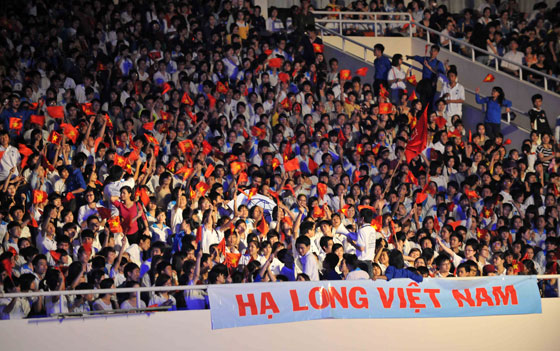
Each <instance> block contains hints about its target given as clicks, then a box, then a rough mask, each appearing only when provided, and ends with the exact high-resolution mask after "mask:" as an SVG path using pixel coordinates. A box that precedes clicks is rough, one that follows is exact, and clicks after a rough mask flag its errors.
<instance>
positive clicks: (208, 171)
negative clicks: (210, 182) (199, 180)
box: [204, 164, 214, 179]
mask: <svg viewBox="0 0 560 351" xmlns="http://www.w3.org/2000/svg"><path fill="white" fill-rule="evenodd" d="M212 172H214V165H213V164H209V165H208V168H206V172H204V178H206V179H208V178H210V176H211V175H212Z"/></svg>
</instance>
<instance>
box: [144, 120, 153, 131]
mask: <svg viewBox="0 0 560 351" xmlns="http://www.w3.org/2000/svg"><path fill="white" fill-rule="evenodd" d="M142 128H144V129H145V130H149V131H152V130H154V122H148V123H144V124H143V125H142Z"/></svg>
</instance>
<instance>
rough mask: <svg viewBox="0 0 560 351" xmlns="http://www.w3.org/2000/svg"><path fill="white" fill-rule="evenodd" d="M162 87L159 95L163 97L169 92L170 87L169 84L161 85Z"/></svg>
mask: <svg viewBox="0 0 560 351" xmlns="http://www.w3.org/2000/svg"><path fill="white" fill-rule="evenodd" d="M162 87H163V90H162V92H161V95H165V94H167V93H168V92H169V91H170V90H171V85H169V83H163V86H162Z"/></svg>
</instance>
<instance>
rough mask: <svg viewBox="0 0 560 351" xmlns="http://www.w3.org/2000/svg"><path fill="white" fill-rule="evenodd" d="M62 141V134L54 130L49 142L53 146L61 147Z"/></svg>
mask: <svg viewBox="0 0 560 351" xmlns="http://www.w3.org/2000/svg"><path fill="white" fill-rule="evenodd" d="M60 139H61V138H60V134H58V133H57V132H55V131H54V130H53V131H52V132H51V134H49V138H48V139H47V141H48V142H49V143H52V144H56V145H60Z"/></svg>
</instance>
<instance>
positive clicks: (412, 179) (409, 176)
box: [406, 170, 418, 185]
mask: <svg viewBox="0 0 560 351" xmlns="http://www.w3.org/2000/svg"><path fill="white" fill-rule="evenodd" d="M406 182H407V183H412V184H414V185H418V179H417V178H416V177H415V176H414V174H412V171H410V170H409V171H408V173H407V174H406Z"/></svg>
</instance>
